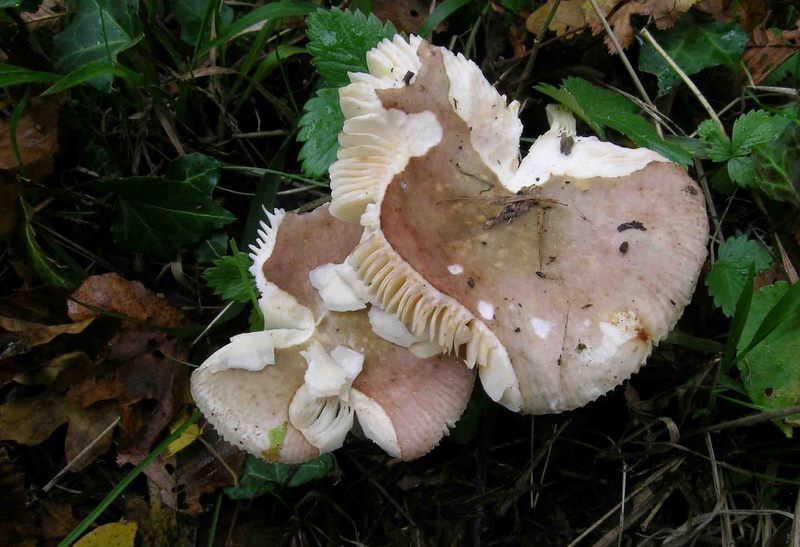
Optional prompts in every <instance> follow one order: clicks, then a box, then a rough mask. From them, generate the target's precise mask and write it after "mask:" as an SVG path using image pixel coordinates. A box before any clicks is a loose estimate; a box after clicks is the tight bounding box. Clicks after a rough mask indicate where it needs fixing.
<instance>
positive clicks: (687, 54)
mask: <svg viewBox="0 0 800 547" xmlns="http://www.w3.org/2000/svg"><path fill="white" fill-rule="evenodd" d="M653 35H654V36H655V38H656V40H657V41H658V43H659V44H660V45H661V46H662V47H663V48H664V49H665V50H666V52H667V53H668V54H669V56H670V57H671V58H672V60H673V61H675V63H676V64H677V65H678V66H679V67H681V69H683V71H684V72H685V73H686V74H688V75H689V76H691V75H692V74H697V73H698V72H700V71H701V70H703V69H705V68H709V67H712V66H718V65H725V66H727V67H728V68H730V69H731V70H734V71H737V70H738V68H739V62H740V61H741V58H742V53H743V52H744V48H745V45H746V44H747V40H748V37H747V33H746V32H745V31H744V30H742V28H741V27H739V26H738V25H736V24H735V23H728V24H725V23H721V22H719V21H709V22H699V21H697V20H696V19H695V18H693V17H691V16H684V17H682V18H681V19H680V20H679V21H678V23H677V24H676V25H675V26H674V27H672V28H670V29H667V30H663V31H657V32H654V33H653ZM639 69H640V70H642V71H644V72H649V73H650V74H655V76H656V77H657V78H658V94H659V95H665V94H667V93H669V92H670V91H671V90H672V89H673V88H674V87H675V86H676V85H677V84H678V83H679V82H680V78H679V77H678V75H677V74H676V73H675V71H674V70H672V68H671V67H670V66H669V65H668V64H667V63H666V62H665V61H664V59H663V58H662V57H661V56H660V55H659V54H658V53H657V52H656V51H655V50H654V49H653V48H652V47H651V46H650V45H648V44H645V45H644V46H643V47H642V50H641V52H640V53H639Z"/></svg>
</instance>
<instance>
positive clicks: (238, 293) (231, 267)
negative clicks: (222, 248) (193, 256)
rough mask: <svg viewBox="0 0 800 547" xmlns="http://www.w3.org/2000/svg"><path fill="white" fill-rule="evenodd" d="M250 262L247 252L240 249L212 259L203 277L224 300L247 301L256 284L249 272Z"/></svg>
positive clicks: (252, 293)
mask: <svg viewBox="0 0 800 547" xmlns="http://www.w3.org/2000/svg"><path fill="white" fill-rule="evenodd" d="M251 263H252V262H251V260H250V257H248V256H247V253H243V252H241V251H240V252H237V253H236V254H234V255H228V256H223V257H222V258H220V259H218V260H214V265H213V266H212V267H210V268H208V269H207V270H206V271H205V272H204V273H203V277H205V278H206V281H207V282H208V285H209V286H210V287H211V288H212V289H213V290H214V292H215V293H216V294H218V295H219V296H221V297H222V298H224V299H225V300H233V301H235V302H249V301H250V300H251V296H253V295H254V290H255V289H254V287H255V286H256V282H255V279H253V276H252V275H251V274H250V272H249V268H250V264H251Z"/></svg>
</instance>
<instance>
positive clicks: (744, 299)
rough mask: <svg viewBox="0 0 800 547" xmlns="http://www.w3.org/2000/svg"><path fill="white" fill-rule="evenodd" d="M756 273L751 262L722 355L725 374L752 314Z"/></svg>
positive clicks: (722, 367) (722, 366)
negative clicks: (748, 317)
mask: <svg viewBox="0 0 800 547" xmlns="http://www.w3.org/2000/svg"><path fill="white" fill-rule="evenodd" d="M755 275H756V268H755V264H754V263H752V262H751V263H750V270H749V271H748V273H747V281H745V283H744V288H743V289H742V292H741V294H740V295H739V299H738V300H737V301H736V309H735V310H734V312H733V320H732V321H731V328H730V331H729V332H728V342H727V344H726V345H725V353H723V355H722V363H720V369H721V370H722V372H723V374H724V373H727V372H728V370H730V368H731V365H733V363H734V362H735V358H736V346H737V345H738V344H739V339H740V338H741V337H742V332H743V331H744V324H745V323H746V322H747V316H748V315H749V314H750V303H751V302H752V301H753V278H754V277H755Z"/></svg>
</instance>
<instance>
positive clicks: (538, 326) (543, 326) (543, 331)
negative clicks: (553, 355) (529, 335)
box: [531, 317, 555, 339]
mask: <svg viewBox="0 0 800 547" xmlns="http://www.w3.org/2000/svg"><path fill="white" fill-rule="evenodd" d="M554 325H555V323H554V322H552V321H547V320H546V319H539V318H538V317H534V318H533V319H531V327H533V334H535V335H536V336H538V337H539V338H541V339H545V338H547V337H548V336H549V335H550V331H551V330H553V326H554Z"/></svg>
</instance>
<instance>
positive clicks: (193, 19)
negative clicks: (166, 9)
mask: <svg viewBox="0 0 800 547" xmlns="http://www.w3.org/2000/svg"><path fill="white" fill-rule="evenodd" d="M209 1H211V2H214V3H216V4H218V5H219V17H220V18H221V19H222V22H223V23H224V24H225V26H228V25H230V24H231V23H232V22H233V8H231V7H230V6H229V5H228V4H225V3H224V2H219V0H171V1H170V3H169V6H170V10H171V11H172V14H173V15H174V16H175V19H177V20H178V23H179V24H180V26H181V40H183V41H184V42H186V43H187V44H189V45H190V46H193V45H195V44H196V43H197V40H198V37H199V34H200V30H201V28H202V26H203V14H204V13H205V10H206V6H207V5H208V3H209ZM205 31H206V32H208V31H209V28H206V29H205Z"/></svg>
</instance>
